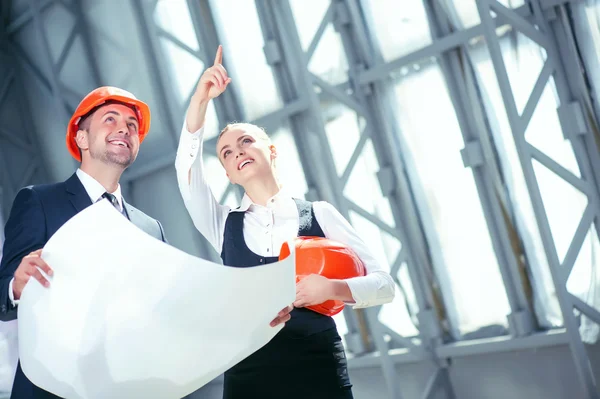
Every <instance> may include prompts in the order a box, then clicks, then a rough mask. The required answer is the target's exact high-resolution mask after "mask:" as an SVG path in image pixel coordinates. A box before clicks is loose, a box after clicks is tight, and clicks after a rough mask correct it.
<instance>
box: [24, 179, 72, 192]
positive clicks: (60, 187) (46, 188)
mask: <svg viewBox="0 0 600 399" xmlns="http://www.w3.org/2000/svg"><path fill="white" fill-rule="evenodd" d="M64 189H65V182H58V183H45V184H34V185H30V186H27V187H23V190H32V191H34V192H35V193H36V194H38V195H49V194H55V193H57V192H60V191H64Z"/></svg>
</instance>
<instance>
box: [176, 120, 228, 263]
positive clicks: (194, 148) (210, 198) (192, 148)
mask: <svg viewBox="0 0 600 399" xmlns="http://www.w3.org/2000/svg"><path fill="white" fill-rule="evenodd" d="M203 134H204V127H202V128H200V129H199V130H198V131H197V132H194V133H190V132H188V130H187V126H186V123H185V121H184V123H183V127H182V129H181V136H180V138H179V147H178V148H177V157H176V159H175V170H176V171H177V184H178V185H179V192H180V193H181V197H182V198H183V202H184V204H185V207H186V208H187V210H188V213H189V214H190V217H191V218H192V221H193V222H194V226H196V228H197V229H198V231H199V232H200V233H201V234H202V235H203V236H204V237H205V238H206V239H207V240H208V242H210V244H211V245H212V246H213V248H214V249H215V250H216V251H217V252H218V253H220V252H221V250H222V247H223V233H224V231H225V221H226V220H227V215H228V214H229V211H230V209H231V208H230V207H228V206H225V205H221V204H219V202H218V201H217V200H216V198H215V196H214V195H213V193H212V191H211V189H210V187H209V186H208V182H207V181H206V177H205V175H204V166H203V164H202V149H203V142H202V139H203ZM189 173H191V176H190V178H189V179H188V174H189Z"/></svg>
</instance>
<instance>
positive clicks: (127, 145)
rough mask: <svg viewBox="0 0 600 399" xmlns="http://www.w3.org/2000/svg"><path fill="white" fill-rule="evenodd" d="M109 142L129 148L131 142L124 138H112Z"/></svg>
mask: <svg viewBox="0 0 600 399" xmlns="http://www.w3.org/2000/svg"><path fill="white" fill-rule="evenodd" d="M109 143H110V144H112V145H114V146H117V147H123V148H129V144H128V143H127V142H126V141H123V140H111V141H109Z"/></svg>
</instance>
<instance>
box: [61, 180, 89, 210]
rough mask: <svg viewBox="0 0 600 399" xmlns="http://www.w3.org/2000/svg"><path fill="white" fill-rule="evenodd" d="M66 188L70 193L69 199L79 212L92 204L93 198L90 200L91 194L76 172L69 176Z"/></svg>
mask: <svg viewBox="0 0 600 399" xmlns="http://www.w3.org/2000/svg"><path fill="white" fill-rule="evenodd" d="M65 188H66V190H67V192H68V193H69V194H71V195H70V196H69V200H70V201H71V204H73V206H74V207H75V209H76V210H77V212H81V211H83V210H84V209H85V208H87V207H88V206H90V205H92V200H90V196H89V195H88V193H87V191H85V188H84V187H83V184H81V181H80V180H79V178H78V177H77V174H76V173H73V176H71V177H69V179H68V180H67V181H65Z"/></svg>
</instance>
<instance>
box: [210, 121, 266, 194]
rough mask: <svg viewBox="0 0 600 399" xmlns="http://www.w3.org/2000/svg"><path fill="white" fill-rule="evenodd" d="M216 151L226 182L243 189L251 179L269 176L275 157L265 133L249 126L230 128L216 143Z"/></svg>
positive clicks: (242, 125)
mask: <svg viewBox="0 0 600 399" xmlns="http://www.w3.org/2000/svg"><path fill="white" fill-rule="evenodd" d="M217 151H218V152H217V155H218V157H219V160H220V161H221V163H222V164H223V166H224V167H225V172H226V173H227V177H228V178H229V181H231V182H232V183H234V184H239V185H242V186H243V185H244V183H246V182H247V181H248V180H250V179H252V178H255V177H262V176H265V175H267V174H272V173H273V170H272V165H273V160H274V159H275V158H276V157H277V152H276V150H275V146H273V145H272V144H271V143H270V141H269V140H268V138H267V137H265V134H264V132H262V131H261V130H260V129H259V128H258V127H256V126H253V125H249V124H239V125H232V126H231V127H230V128H229V129H228V130H227V131H226V132H225V133H224V134H223V135H222V136H221V138H220V139H219V140H218V142H217Z"/></svg>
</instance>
